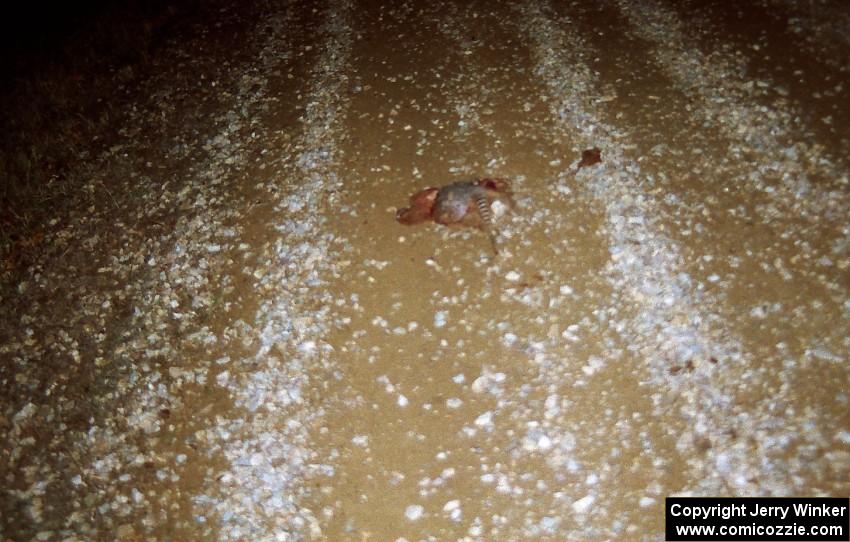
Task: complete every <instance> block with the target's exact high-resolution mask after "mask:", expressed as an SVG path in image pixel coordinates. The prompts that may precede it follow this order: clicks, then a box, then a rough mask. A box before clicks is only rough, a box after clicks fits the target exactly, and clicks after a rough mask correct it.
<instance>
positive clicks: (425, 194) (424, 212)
mask: <svg viewBox="0 0 850 542" xmlns="http://www.w3.org/2000/svg"><path fill="white" fill-rule="evenodd" d="M439 191H440V189H439V188H433V187H431V188H426V189H425V190H421V191H419V192H417V193H415V194H413V195H412V196H410V207H405V208H403V209H399V210H398V212H397V213H396V214H395V219H396V220H398V221H399V222H400V223H401V224H405V225H407V226H412V225H414V224H421V223H422V222H426V221H428V220H431V219H432V213H433V212H434V202H435V201H436V200H437V193H438V192H439Z"/></svg>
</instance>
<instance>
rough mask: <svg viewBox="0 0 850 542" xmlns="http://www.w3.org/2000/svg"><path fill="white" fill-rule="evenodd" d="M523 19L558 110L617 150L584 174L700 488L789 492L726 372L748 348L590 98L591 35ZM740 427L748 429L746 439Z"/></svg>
mask: <svg viewBox="0 0 850 542" xmlns="http://www.w3.org/2000/svg"><path fill="white" fill-rule="evenodd" d="M521 19H522V21H523V31H524V33H525V35H526V36H527V39H529V40H532V41H533V42H534V43H535V49H536V51H537V55H538V57H537V58H538V75H539V77H541V78H542V79H543V80H544V81H545V82H546V84H547V86H548V88H549V90H550V97H551V98H552V102H553V106H552V113H553V114H554V115H556V116H557V117H558V118H560V119H561V120H562V122H563V124H564V126H565V127H567V126H569V127H570V128H571V129H574V130H577V131H578V132H579V133H580V134H581V135H582V137H583V138H585V141H587V144H595V145H598V146H599V147H600V148H601V149H602V152H603V156H607V157H608V158H607V159H606V160H605V161H604V162H603V165H602V166H601V167H600V168H599V169H598V170H596V171H594V172H593V173H590V172H587V173H583V174H580V175H579V179H580V180H581V181H582V182H583V183H584V184H585V186H586V187H587V190H589V191H590V193H591V194H593V195H594V196H595V197H596V198H598V200H599V203H600V204H602V205H604V207H605V209H606V217H607V230H608V235H609V236H610V250H611V255H612V265H611V266H610V269H609V273H610V274H609V275H608V278H609V280H610V281H611V283H612V287H613V289H614V290H615V291H622V292H623V294H624V297H625V299H624V301H626V302H627V303H628V304H629V305H630V306H632V307H634V315H633V316H632V317H630V318H628V319H625V320H622V321H620V323H619V326H618V327H619V329H620V332H621V334H622V336H623V338H624V340H625V341H626V342H627V343H630V344H631V345H632V346H631V350H632V351H633V352H635V353H636V354H638V355H641V356H644V357H645V358H646V363H647V365H648V368H649V371H650V374H651V378H652V380H653V383H654V386H656V388H657V389H659V390H666V391H662V392H660V394H658V402H657V404H658V406H659V409H658V410H657V414H658V415H659V416H664V415H665V414H664V410H665V409H666V408H670V407H672V408H675V409H677V410H678V411H679V413H680V416H682V417H683V419H685V420H687V421H688V423H689V424H690V428H689V429H688V430H686V431H685V432H684V433H683V434H682V435H681V437H680V439H679V442H678V444H677V448H678V449H679V451H680V453H683V454H686V455H691V456H692V460H691V462H690V468H691V472H690V474H689V476H688V478H689V480H690V481H691V483H690V484H689V486H690V488H691V489H692V490H697V491H699V492H707V493H719V492H730V491H731V492H734V493H736V494H752V493H754V492H759V491H764V490H766V489H768V488H769V489H768V490H769V491H772V492H774V491H775V492H780V493H781V492H783V491H785V490H786V487H787V486H785V485H784V484H783V483H782V480H781V479H780V480H776V479H775V475H776V473H777V472H781V465H775V464H773V463H772V460H771V459H770V458H769V456H767V455H760V456H759V457H754V456H753V454H752V451H751V450H749V449H748V446H747V445H745V444H742V442H741V441H744V440H746V439H747V438H748V437H749V436H750V435H752V436H754V435H755V433H750V431H753V429H750V424H748V423H746V419H747V414H746V413H745V412H742V411H741V410H740V407H738V406H737V405H735V404H733V402H732V396H731V395H730V394H729V393H728V390H727V389H726V386H724V385H723V380H722V379H721V378H720V377H719V375H718V372H717V366H718V365H722V366H724V367H725V368H726V370H728V371H733V372H734V371H740V368H741V367H742V366H745V365H746V364H747V363H748V355H747V354H745V353H743V352H741V348H740V344H739V342H738V340H737V339H736V338H735V337H734V336H732V335H731V334H730V333H729V331H728V330H726V329H725V326H724V325H723V322H722V320H721V319H720V318H719V317H718V316H717V315H716V314H715V313H713V311H712V309H711V307H712V306H713V304H712V300H711V299H710V298H709V297H708V296H707V295H705V294H704V293H701V292H698V291H695V290H693V288H692V284H691V282H690V278H689V277H688V275H687V274H684V273H682V272H681V268H682V257H681V248H680V247H679V246H677V245H676V244H675V243H673V242H672V241H671V240H670V238H669V237H668V236H667V235H665V234H664V233H663V230H662V229H661V223H660V221H658V220H657V219H655V218H654V217H658V216H664V214H663V213H662V212H661V209H660V207H659V205H658V203H657V202H655V201H654V200H653V197H652V196H651V195H650V194H649V193H647V192H645V191H644V190H643V188H642V185H643V182H642V181H641V180H640V168H639V166H638V165H637V164H636V163H635V162H634V161H632V160H630V159H628V158H626V157H625V156H624V154H623V149H622V144H621V143H619V140H621V139H623V138H625V137H626V134H625V133H624V132H623V130H620V129H617V128H615V127H613V126H610V125H607V124H605V123H603V122H601V121H600V120H599V112H598V111H597V110H596V109H595V108H594V107H593V106H592V105H590V104H592V103H593V101H594V98H595V97H596V96H597V94H596V92H595V88H594V87H595V79H594V77H593V75H592V74H591V73H590V72H589V70H588V68H587V67H586V65H584V63H583V62H582V57H585V56H587V55H588V53H587V52H586V51H585V47H584V44H583V43H582V41H581V39H580V38H579V37H578V36H577V35H574V34H572V33H571V32H570V29H571V28H573V25H572V24H571V22H570V21H569V20H568V19H567V18H566V17H560V18H559V19H558V22H557V24H556V23H555V22H554V21H553V20H550V19H549V18H547V16H546V15H545V13H544V11H543V9H542V8H541V7H540V6H539V5H536V4H531V5H526V6H524V8H523V11H522V16H521ZM697 307H700V309H697ZM677 366H678V367H688V368H689V371H690V372H689V373H688V375H687V378H676V377H673V376H671V372H672V370H673V369H674V368H675V367H677ZM668 401H672V404H671V403H669V402H668ZM662 405H663V406H662ZM732 427H736V428H741V429H740V431H741V432H744V431H745V432H746V434H745V435H738V437H740V438H736V437H735V436H734V434H733V432H732V430H731V429H732ZM756 480H758V482H756Z"/></svg>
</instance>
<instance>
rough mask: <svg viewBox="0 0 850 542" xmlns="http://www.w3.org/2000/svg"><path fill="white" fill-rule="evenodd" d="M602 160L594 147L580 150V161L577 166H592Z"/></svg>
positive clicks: (600, 154)
mask: <svg viewBox="0 0 850 542" xmlns="http://www.w3.org/2000/svg"><path fill="white" fill-rule="evenodd" d="M601 161H602V153H601V152H600V151H599V149H597V148H596V147H593V148H592V149H585V150H583V151H581V161H580V162H579V163H578V167H579V168H583V167H586V166H592V165H593V164H598V163H599V162H601Z"/></svg>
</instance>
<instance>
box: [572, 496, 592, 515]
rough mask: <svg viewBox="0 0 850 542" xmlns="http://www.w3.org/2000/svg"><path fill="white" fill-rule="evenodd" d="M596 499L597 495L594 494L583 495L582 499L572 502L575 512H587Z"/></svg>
mask: <svg viewBox="0 0 850 542" xmlns="http://www.w3.org/2000/svg"><path fill="white" fill-rule="evenodd" d="M595 500H596V497H594V496H593V495H587V496H585V497H582V498H581V499H579V500H577V501H575V502H574V503H573V504H572V507H573V512H575V513H576V514H584V513H586V512H587V511H588V510H589V509H590V507H591V505H592V504H593V501H595Z"/></svg>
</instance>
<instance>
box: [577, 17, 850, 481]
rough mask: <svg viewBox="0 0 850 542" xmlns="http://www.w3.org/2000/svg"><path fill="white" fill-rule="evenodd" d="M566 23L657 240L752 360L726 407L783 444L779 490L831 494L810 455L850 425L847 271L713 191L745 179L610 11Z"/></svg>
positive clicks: (816, 458)
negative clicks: (659, 213) (623, 130)
mask: <svg viewBox="0 0 850 542" xmlns="http://www.w3.org/2000/svg"><path fill="white" fill-rule="evenodd" d="M570 14H571V15H573V21H574V22H575V23H576V26H577V27H578V29H579V30H580V31H583V33H584V35H587V36H589V37H588V42H589V45H590V46H591V50H592V51H594V53H591V54H589V55H588V56H587V57H588V58H591V59H592V60H591V61H590V62H589V64H590V66H591V69H592V70H594V71H595V72H596V73H597V74H598V77H599V81H600V84H601V86H602V88H606V89H608V88H610V89H611V94H612V95H614V96H616V99H614V100H610V101H608V102H605V105H604V110H605V113H606V115H607V118H616V119H618V122H619V123H620V125H624V126H629V127H632V128H631V130H630V131H631V137H630V142H633V143H634V144H635V146H636V147H637V157H638V158H637V159H638V160H640V164H641V168H642V172H643V174H644V175H645V176H646V178H647V180H648V181H649V182H650V183H651V184H650V185H649V186H650V189H651V190H653V193H658V194H660V195H663V198H661V199H659V202H660V203H662V202H663V203H662V210H663V212H665V214H666V215H667V216H668V217H669V218H667V221H668V222H670V223H671V226H672V227H670V228H668V229H667V230H666V231H667V233H668V235H670V237H671V238H672V239H673V240H674V241H675V242H676V243H677V244H678V245H679V246H680V247H681V249H682V256H683V259H682V269H683V270H684V271H685V272H686V273H688V275H689V276H691V278H692V280H693V284H694V286H695V287H696V288H698V289H700V290H706V291H709V292H710V293H711V295H712V297H713V299H714V304H713V307H714V310H715V311H716V313H717V314H718V316H720V317H721V319H722V320H723V321H724V322H725V325H726V327H727V329H735V330H736V334H737V336H738V337H739V340H740V342H741V346H742V349H743V350H744V351H745V352H748V353H749V355H750V356H751V359H752V360H753V363H752V365H750V364H747V365H746V366H742V367H741V371H740V372H738V373H734V377H732V378H725V383H724V385H725V386H726V388H727V389H728V390H730V392H733V394H734V403H736V404H740V405H742V409H743V411H745V412H747V413H748V415H749V416H750V418H751V420H752V423H759V424H761V426H762V427H763V429H762V431H763V432H764V434H765V435H770V439H776V440H777V441H778V440H781V441H783V442H784V443H785V444H783V445H782V446H781V447H774V448H773V451H772V452H771V453H773V454H774V455H775V456H776V460H777V461H781V462H783V463H784V464H785V465H786V468H787V470H788V471H789V472H790V471H793V472H794V475H793V476H790V475H789V476H787V480H789V481H793V483H794V484H796V486H797V487H799V488H805V487H824V486H832V487H834V488H835V489H834V491H833V492H835V491H837V492H839V493H840V492H841V489H840V487H841V485H840V484H839V485H838V486H834V483H835V481H837V480H841V479H844V478H846V477H844V476H841V475H840V474H839V475H837V476H836V475H835V473H841V472H842V471H844V470H846V466H845V465H842V462H841V456H840V455H834V456H831V457H825V456H822V455H812V454H811V450H814V449H830V450H833V451H837V450H838V448H840V445H839V444H838V441H836V436H837V435H840V431H841V428H842V427H844V426H846V423H847V421H848V417H847V414H846V412H845V411H844V409H843V408H842V406H841V405H842V399H841V397H842V396H843V393H844V392H843V390H844V389H846V386H847V382H848V374H847V372H846V371H845V370H844V369H843V368H842V367H841V365H840V363H836V361H837V360H838V359H840V357H841V355H842V352H844V351H846V348H847V347H846V341H844V336H843V335H844V334H843V332H842V330H843V329H844V327H846V326H844V325H842V324H841V322H842V321H846V310H844V309H843V308H842V307H843V304H844V303H845V301H846V299H847V297H846V293H845V292H844V290H843V288H842V287H841V286H840V284H841V283H842V277H844V276H846V272H842V271H840V269H842V268H846V264H842V261H846V259H845V260H842V259H838V261H837V262H836V264H835V265H829V266H827V265H825V264H824V262H822V261H821V259H822V255H823V254H830V251H831V247H830V244H829V243H826V244H825V246H824V245H822V244H820V242H819V241H818V240H817V239H816V234H814V233H812V232H811V230H810V229H808V228H803V227H801V225H800V224H799V222H798V221H794V220H786V221H784V222H782V221H777V220H774V219H769V220H766V221H761V220H759V217H758V216H757V215H754V214H753V212H752V209H753V207H754V206H755V205H756V204H757V202H758V197H752V196H758V195H753V194H748V192H747V190H746V189H745V187H735V186H723V183H724V179H725V178H729V177H734V176H737V175H743V174H745V173H746V167H747V164H734V163H729V161H728V160H727V157H726V156H725V149H726V148H727V147H728V141H727V140H726V138H725V137H724V136H723V134H722V133H718V132H717V131H714V130H711V129H710V128H707V127H705V126H704V125H703V123H702V121H701V120H700V115H699V114H696V115H694V114H692V113H691V111H692V103H691V102H690V100H689V99H688V97H687V95H685V94H684V93H682V92H681V91H680V90H678V89H677V87H676V85H672V84H671V82H670V81H669V79H668V78H667V77H666V76H665V75H664V73H663V72H662V69H661V67H659V66H657V65H656V64H655V63H653V62H652V60H651V58H652V55H651V54H650V53H651V49H650V47H651V46H650V45H649V44H647V43H646V42H644V41H642V40H639V39H636V38H634V37H630V36H628V35H625V34H623V33H622V32H621V29H622V28H623V26H624V25H625V21H623V20H622V19H620V17H621V15H620V14H619V13H617V12H616V10H612V9H611V8H610V7H605V6H584V7H583V8H582V9H573V10H570ZM599 21H605V24H600V23H599ZM606 92H607V90H606ZM648 95H649V96H652V97H653V98H652V99H647V96H648ZM720 187H722V189H719V188H720ZM742 232H745V233H743V234H742ZM831 257H833V258H836V257H838V258H840V255H837V254H836V255H831ZM842 265H844V267H842ZM815 352H817V354H816V355H815V354H814V353H815ZM719 370H720V371H721V372H725V371H726V369H725V368H723V367H721V368H720V369H719ZM766 404H771V405H785V408H784V412H783V411H782V410H778V409H777V410H774V411H773V412H771V413H770V415H768V416H762V415H761V414H759V413H760V412H764V410H765V407H764V406H757V408H754V407H752V406H747V405H766ZM777 418H780V419H781V420H782V422H781V424H779V423H777ZM812 428H817V430H816V431H814V430H812ZM766 440H767V438H765V439H763V441H766ZM830 480H832V481H830ZM789 483H790V482H789ZM800 491H804V489H800Z"/></svg>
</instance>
